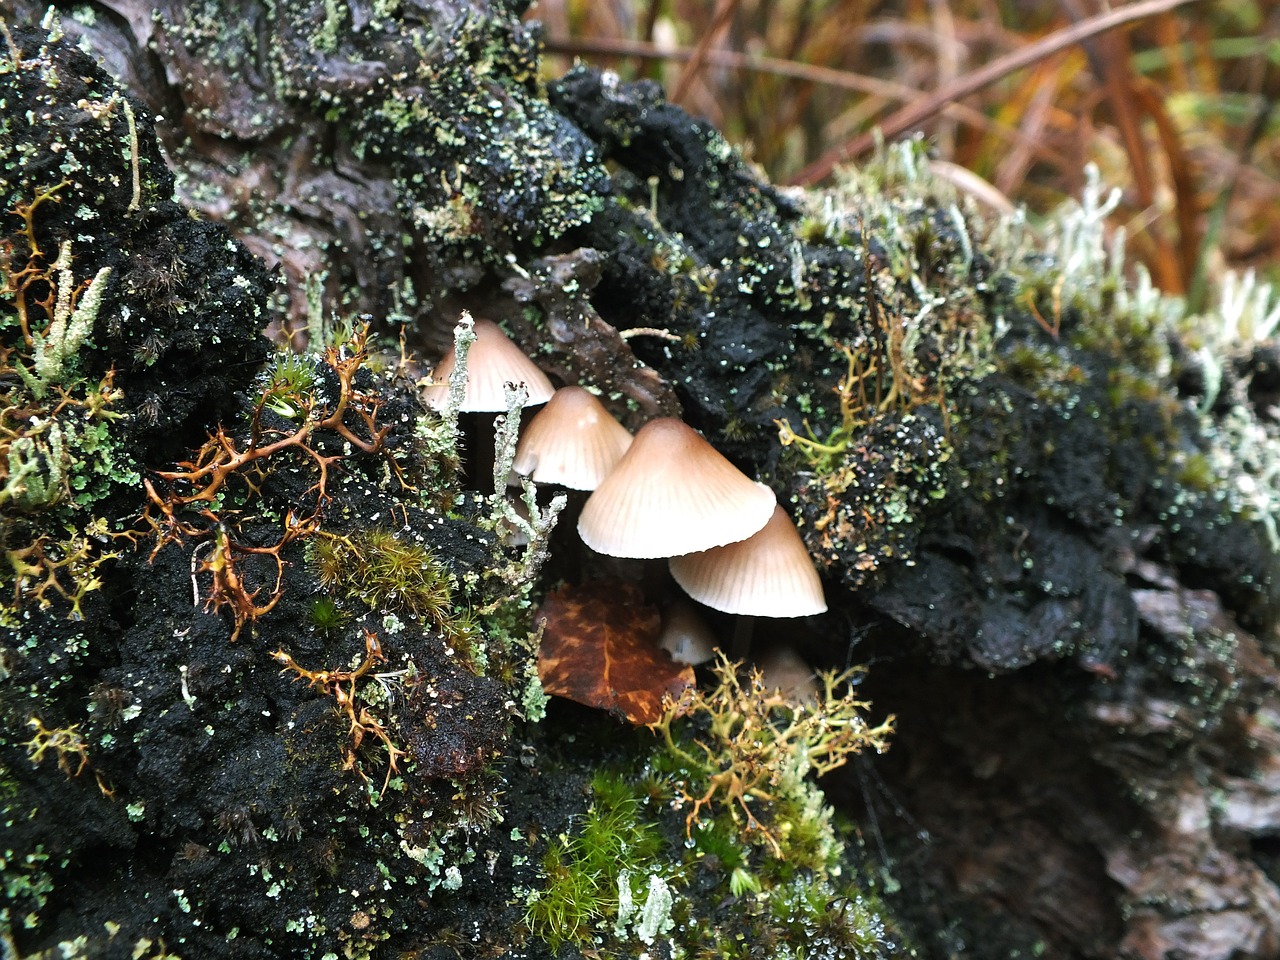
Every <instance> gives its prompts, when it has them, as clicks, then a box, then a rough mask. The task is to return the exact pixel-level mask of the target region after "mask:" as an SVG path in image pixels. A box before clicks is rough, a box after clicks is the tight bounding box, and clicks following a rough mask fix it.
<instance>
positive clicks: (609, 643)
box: [537, 581, 694, 725]
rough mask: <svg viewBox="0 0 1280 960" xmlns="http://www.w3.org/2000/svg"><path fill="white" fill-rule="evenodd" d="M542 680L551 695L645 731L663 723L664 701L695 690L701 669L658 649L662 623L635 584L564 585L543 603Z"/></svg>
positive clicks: (655, 608)
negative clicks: (605, 712) (696, 674)
mask: <svg viewBox="0 0 1280 960" xmlns="http://www.w3.org/2000/svg"><path fill="white" fill-rule="evenodd" d="M537 618H538V620H539V621H540V622H542V623H543V624H544V626H543V632H542V647H541V649H540V650H539V651H538V676H539V677H540V678H541V680H542V687H543V689H544V690H546V692H547V693H551V694H555V695H556V696H559V697H565V698H566V699H569V700H573V701H575V702H576V703H583V704H586V705H587V706H589V707H600V708H601V709H604V710H609V711H611V712H613V713H616V714H620V715H621V716H623V717H626V718H627V719H628V720H630V721H631V722H632V723H634V724H637V725H643V724H649V723H656V722H657V721H658V720H660V719H662V714H663V698H664V697H670V698H671V699H673V700H678V699H679V697H680V695H681V694H682V693H683V692H684V691H685V690H686V689H688V688H689V687H691V686H693V682H694V680H693V668H692V667H690V666H689V665H688V664H680V663H676V662H674V661H673V660H672V659H671V657H670V656H668V655H667V652H666V651H665V650H663V649H661V648H660V647H659V646H658V634H659V632H660V630H661V626H662V617H661V615H660V614H659V613H658V609H657V607H654V606H652V605H650V604H647V603H645V602H644V598H643V597H642V596H641V595H640V590H639V589H638V588H637V587H635V586H634V585H632V584H628V583H618V582H612V581H600V582H596V583H590V584H585V585H582V586H568V585H566V586H563V587H560V588H559V589H558V590H555V591H553V592H552V593H551V594H550V595H549V596H548V597H547V599H546V601H545V602H544V603H543V604H542V608H541V609H540V610H539V611H538V614H537Z"/></svg>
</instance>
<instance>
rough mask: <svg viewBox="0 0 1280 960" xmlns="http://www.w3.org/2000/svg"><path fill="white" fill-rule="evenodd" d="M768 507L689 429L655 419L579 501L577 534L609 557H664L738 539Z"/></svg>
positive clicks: (750, 483)
mask: <svg viewBox="0 0 1280 960" xmlns="http://www.w3.org/2000/svg"><path fill="white" fill-rule="evenodd" d="M776 502H777V501H776V499H775V498H774V495H773V491H772V490H770V489H769V488H768V487H766V486H765V485H764V484H762V483H756V482H755V481H754V480H752V479H750V478H749V477H748V476H746V474H744V473H743V472H742V471H741V470H739V469H738V468H737V467H735V466H734V465H733V464H732V463H730V462H729V461H728V460H726V459H725V458H724V456H723V455H722V454H721V453H720V452H719V451H718V450H716V448H715V447H713V446H711V444H709V443H707V441H706V440H704V439H702V437H701V436H700V435H699V434H698V432H697V431H696V430H694V429H693V427H691V426H689V425H688V424H686V423H683V422H681V421H679V420H676V419H674V418H673V417H660V418H658V419H657V420H650V421H649V422H648V423H646V424H645V425H644V426H643V427H641V428H640V431H639V433H637V434H636V436H635V440H633V441H632V443H631V446H630V448H628V450H627V452H626V453H625V454H623V456H622V459H621V460H619V461H618V465H617V466H616V467H614V468H613V472H612V473H610V474H609V475H608V476H607V477H605V478H604V482H603V483H601V484H600V486H598V487H597V488H596V491H595V493H593V494H591V496H590V497H589V498H587V502H586V504H585V505H584V506H583V508H582V515H581V516H580V517H579V518H578V534H579V536H581V537H582V542H583V543H585V544H586V545H587V546H588V547H590V548H591V549H592V550H594V551H596V552H597V553H604V554H607V555H609V556H611V557H633V558H636V559H651V558H653V557H671V556H675V555H676V554H680V553H692V552H693V551H695V550H706V549H708V548H709V547H718V546H721V545H722V544H726V543H733V542H734V541H735V540H745V539H746V538H747V537H749V536H751V535H752V534H753V533H755V532H756V531H757V530H759V529H760V528H761V527H763V526H764V525H765V524H766V523H768V521H769V514H770V513H771V512H772V511H773V507H774V504H775V503H776Z"/></svg>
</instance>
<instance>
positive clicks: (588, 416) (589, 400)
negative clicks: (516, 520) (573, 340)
mask: <svg viewBox="0 0 1280 960" xmlns="http://www.w3.org/2000/svg"><path fill="white" fill-rule="evenodd" d="M629 446H631V432H630V431H629V430H627V428H626V427H624V426H623V425H622V424H620V423H619V422H618V421H617V420H615V419H613V417H612V416H611V415H610V413H609V411H608V410H606V409H605V408H604V404H602V403H601V402H600V401H599V400H597V399H596V398H595V396H593V395H592V394H591V393H590V392H589V391H587V390H584V389H583V388H582V387H561V388H560V389H559V390H557V391H556V392H555V395H554V396H553V397H552V398H551V399H550V400H549V401H548V402H547V405H546V406H545V407H543V408H542V409H541V410H539V411H538V415H537V416H536V417H534V418H533V419H532V420H531V421H529V425H528V426H527V427H525V429H524V432H523V433H522V434H521V435H520V445H519V446H518V447H517V448H516V459H515V464H514V468H515V472H516V473H519V474H522V475H523V476H527V477H532V479H533V480H535V481H537V482H538V483H558V484H560V486H562V487H568V488H570V489H571V490H594V489H595V488H596V487H598V486H600V482H601V481H602V480H604V478H605V477H606V476H607V475H608V474H609V471H611V470H612V469H613V468H614V466H615V465H616V464H617V462H618V461H619V460H621V459H622V455H623V454H624V453H626V452H627V448H628V447H629Z"/></svg>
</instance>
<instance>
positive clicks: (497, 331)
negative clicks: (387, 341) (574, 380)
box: [422, 319, 555, 413]
mask: <svg viewBox="0 0 1280 960" xmlns="http://www.w3.org/2000/svg"><path fill="white" fill-rule="evenodd" d="M475 334H476V340H475V343H473V344H472V345H471V350H470V351H469V352H468V353H467V390H466V393H465V395H464V397H463V400H462V406H461V407H460V408H459V409H460V410H461V411H462V412H463V413H502V412H504V411H506V409H507V396H506V391H505V390H504V389H503V387H504V385H505V384H508V383H523V384H524V385H525V388H526V389H527V390H528V394H529V395H528V397H527V398H526V399H525V402H524V405H525V406H526V407H532V406H536V405H537V404H540V403H546V402H547V401H548V400H550V399H551V395H552V394H553V393H554V392H555V388H554V387H553V386H552V385H551V381H550V380H548V379H547V375H546V374H545V373H543V372H542V371H541V370H540V369H538V365H537V364H536V363H534V362H533V361H532V360H530V359H529V358H528V357H527V356H525V353H524V351H523V350H521V349H520V348H519V347H517V346H516V345H515V344H514V343H512V342H511V341H510V340H509V339H508V338H507V335H506V334H505V333H503V332H502V328H501V327H499V326H498V325H497V324H496V323H494V322H493V321H492V320H484V319H479V320H476V322H475ZM454 363H455V358H454V353H453V351H452V350H450V351H449V353H448V354H446V355H445V357H444V359H442V360H441V361H440V362H439V363H438V364H436V368H435V369H434V370H433V371H431V379H432V381H433V382H432V383H431V385H430V386H427V387H425V388H424V389H423V391H422V398H423V400H424V401H425V402H426V404H427V406H429V407H431V409H432V410H443V409H444V405H445V401H446V400H447V399H448V396H449V374H450V373H452V372H453V366H454Z"/></svg>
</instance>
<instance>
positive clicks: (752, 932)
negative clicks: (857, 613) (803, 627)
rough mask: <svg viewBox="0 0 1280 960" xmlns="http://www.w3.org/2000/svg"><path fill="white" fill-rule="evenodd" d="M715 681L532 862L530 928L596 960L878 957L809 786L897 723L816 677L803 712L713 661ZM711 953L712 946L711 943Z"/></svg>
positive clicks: (867, 901) (604, 778) (873, 914)
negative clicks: (818, 687) (641, 955)
mask: <svg viewBox="0 0 1280 960" xmlns="http://www.w3.org/2000/svg"><path fill="white" fill-rule="evenodd" d="M715 677H716V680H717V682H716V684H715V685H713V686H712V687H711V688H710V689H709V690H706V691H700V692H695V693H693V694H691V695H690V697H689V699H687V700H686V701H684V702H682V703H681V704H679V705H672V707H671V709H670V710H669V711H668V713H667V715H666V716H665V717H664V719H663V720H662V722H661V723H660V724H658V725H657V726H656V729H657V732H658V733H659V741H658V743H657V744H656V745H654V746H653V747H652V748H651V749H650V750H649V751H648V752H647V754H645V755H643V756H642V759H641V760H640V761H639V763H638V764H636V765H633V766H628V767H617V766H613V767H609V766H606V767H605V768H603V769H602V770H601V771H599V772H597V774H596V776H595V777H594V778H593V779H592V781H591V797H592V798H591V802H590V804H589V806H588V809H587V811H586V812H585V813H584V814H583V815H582V817H580V818H578V819H575V820H574V821H573V823H572V830H571V831H566V832H564V833H561V834H559V835H558V836H556V837H554V838H552V839H551V840H550V841H549V842H548V844H547V846H546V849H545V850H544V851H543V854H542V857H541V868H542V878H541V879H542V883H541V885H540V886H539V887H537V888H535V889H534V890H533V891H531V892H530V893H529V895H528V900H527V907H526V914H525V924H526V926H527V927H528V929H529V930H530V932H531V933H532V934H533V935H535V936H536V937H538V938H539V939H541V940H543V941H544V942H546V943H547V944H548V945H549V946H550V947H551V948H552V950H553V951H559V950H560V948H561V947H563V946H564V945H565V944H573V945H575V946H577V947H578V948H579V949H581V950H583V951H584V952H586V951H593V952H595V953H596V954H597V955H599V956H602V957H627V956H634V955H635V953H636V951H637V950H639V949H642V948H643V949H649V948H653V947H654V946H655V944H666V945H667V948H668V949H670V950H671V951H672V952H673V954H674V955H687V956H695V957H721V958H726V960H729V958H733V960H737V958H743V960H745V958H747V957H753V956H758V955H759V954H758V952H757V951H758V950H760V949H768V950H769V951H770V956H777V957H800V956H808V957H828V958H832V960H834V958H838V957H848V956H861V957H868V958H872V957H878V956H882V955H885V954H887V952H888V951H890V950H891V949H892V948H891V945H890V942H889V941H890V937H889V934H888V932H887V931H886V928H885V926H884V922H883V921H882V919H881V917H880V911H879V908H878V905H877V904H876V902H875V900H874V898H872V897H870V896H868V895H867V894H866V893H865V891H863V890H861V889H860V888H859V887H858V885H857V884H856V883H855V882H854V881H853V879H852V877H848V878H846V877H845V874H846V872H847V871H848V870H849V867H850V864H849V862H848V853H847V851H846V848H845V847H844V845H843V843H842V842H841V841H840V840H839V838H838V837H837V835H836V831H835V829H834V828H833V826H832V822H831V820H832V811H831V809H830V808H829V807H828V806H827V804H826V801H825V799H824V797H823V795H822V792H821V791H820V790H819V789H818V788H817V787H816V786H815V785H814V784H813V782H812V781H811V780H810V779H809V778H808V776H807V775H808V774H810V773H812V772H814V771H817V772H823V771H826V770H830V769H833V768H834V767H836V766H839V765H841V764H843V763H844V762H845V761H846V760H847V759H848V758H849V757H850V756H851V755H852V754H854V753H855V752H857V751H859V750H862V749H876V750H879V749H883V748H884V746H885V737H886V736H887V735H888V733H889V731H890V729H891V726H892V718H889V719H888V720H886V721H885V722H884V723H882V724H880V725H878V726H875V727H873V726H871V725H869V724H867V723H866V721H865V720H864V719H863V713H864V712H865V710H866V708H867V706H868V705H867V704H866V703H864V702H862V701H859V700H857V699H856V697H855V696H854V694H853V691H852V689H851V688H850V687H848V686H847V684H848V683H849V682H850V681H853V680H856V677H857V673H846V674H843V675H836V674H834V673H829V674H825V675H823V678H822V682H823V692H822V694H821V696H820V697H819V700H818V702H817V703H815V704H812V705H807V706H805V705H799V704H795V703H792V702H789V701H787V700H786V699H785V698H783V697H782V696H781V695H779V694H777V693H776V692H770V691H768V690H766V689H765V688H764V687H763V684H762V682H761V680H760V676H759V674H758V673H756V672H754V671H751V672H750V673H749V674H748V675H747V677H746V678H745V679H743V678H742V677H739V675H738V674H737V673H736V672H735V669H734V666H733V665H732V664H730V663H728V662H726V661H723V660H722V661H721V662H720V663H718V664H717V666H716V668H715ZM712 945H714V946H712Z"/></svg>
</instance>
